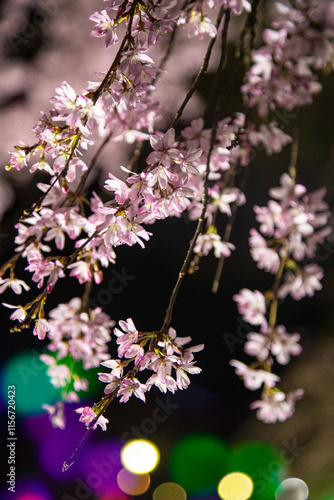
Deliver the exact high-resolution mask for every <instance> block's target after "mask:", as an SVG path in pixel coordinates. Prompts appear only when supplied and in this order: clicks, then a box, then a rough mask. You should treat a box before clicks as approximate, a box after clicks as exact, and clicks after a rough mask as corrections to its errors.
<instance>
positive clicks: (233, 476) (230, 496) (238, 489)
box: [218, 472, 253, 500]
mask: <svg viewBox="0 0 334 500" xmlns="http://www.w3.org/2000/svg"><path fill="white" fill-rule="evenodd" d="M252 493H253V481H252V479H251V478H250V477H249V476H248V475H247V474H244V473H243V472H231V473H230V474H227V475H226V476H224V477H223V479H222V480H221V481H220V483H219V485H218V495H219V496H220V498H222V500H247V499H248V498H249V497H250V496H251V494H252Z"/></svg>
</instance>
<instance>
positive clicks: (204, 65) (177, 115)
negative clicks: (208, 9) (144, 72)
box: [169, 6, 226, 128]
mask: <svg viewBox="0 0 334 500" xmlns="http://www.w3.org/2000/svg"><path fill="white" fill-rule="evenodd" d="M225 12H226V11H225V8H224V7H223V6H221V8H220V10H219V12H218V16H217V19H216V24H215V27H216V29H217V30H218V28H219V26H220V23H221V21H222V18H223V15H224V13H225ZM215 42H216V37H215V38H211V40H210V43H209V45H208V48H207V51H206V54H205V56H204V59H203V63H202V66H201V68H200V70H199V72H198V73H197V76H196V78H195V80H194V82H193V84H192V86H191V87H190V89H189V90H188V92H187V95H186V97H185V98H184V100H183V102H182V104H181V106H180V107H179V109H178V110H177V112H176V113H175V116H174V119H173V121H172V123H171V124H170V127H169V128H174V127H175V126H176V125H177V123H178V122H179V120H180V118H181V115H182V113H183V110H184V108H185V107H186V105H187V104H188V102H189V101H190V99H191V97H192V95H193V93H194V92H195V90H196V89H197V88H198V86H199V84H200V82H201V80H202V77H203V75H204V73H205V72H206V70H207V69H208V66H209V62H210V59H211V54H212V49H213V46H214V44H215Z"/></svg>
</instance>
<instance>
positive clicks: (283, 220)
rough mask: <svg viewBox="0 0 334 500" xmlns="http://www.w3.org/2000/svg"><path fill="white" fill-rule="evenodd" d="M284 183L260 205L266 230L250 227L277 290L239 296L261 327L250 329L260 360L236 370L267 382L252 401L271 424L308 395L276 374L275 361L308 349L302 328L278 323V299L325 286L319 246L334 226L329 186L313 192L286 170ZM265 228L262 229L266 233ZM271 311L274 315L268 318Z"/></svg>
mask: <svg viewBox="0 0 334 500" xmlns="http://www.w3.org/2000/svg"><path fill="white" fill-rule="evenodd" d="M280 183H281V185H280V187H277V188H273V189H270V190H269V194H270V195H271V197H272V199H271V200H270V201H269V202H268V204H267V206H266V207H258V206H255V207H254V211H255V214H256V219H257V221H258V222H259V223H260V232H258V231H257V230H256V229H254V228H253V229H251V230H250V238H249V244H250V253H251V255H252V257H253V259H254V261H255V262H256V263H257V266H258V267H259V268H260V269H264V270H265V271H267V272H269V273H272V274H275V275H276V280H275V283H274V286H273V288H272V289H270V290H268V291H267V292H265V293H264V294H263V293H261V292H260V291H259V290H254V291H252V290H249V289H246V288H244V289H242V290H241V291H240V292H239V294H236V295H235V296H234V300H235V301H236V303H237V305H238V311H239V314H240V315H241V316H242V319H243V320H244V321H245V322H247V323H249V324H250V325H252V326H257V327H258V329H259V332H255V331H254V332H250V333H248V334H247V341H246V342H245V345H244V351H245V352H246V354H248V355H250V356H253V357H255V358H256V362H255V363H253V364H251V365H250V366H247V365H246V364H244V363H242V362H240V361H237V360H232V361H231V365H232V366H234V367H235V369H236V374H237V375H239V376H240V377H242V379H243V382H244V384H245V387H247V388H248V389H250V390H256V389H259V388H260V387H261V386H262V385H263V386H264V389H263V392H262V397H261V400H258V401H255V402H253V403H252V404H251V408H254V409H255V408H257V409H258V412H257V416H258V418H259V419H260V420H263V421H264V422H267V423H272V422H276V421H277V420H278V421H284V420H286V419H287V418H289V417H291V416H292V414H293V412H294V406H295V401H296V400H297V399H299V398H300V397H302V394H303V391H302V390H301V389H298V390H296V391H293V392H290V393H288V394H287V395H285V394H284V393H283V392H282V391H280V390H279V389H277V388H276V383H277V382H278V381H279V380H280V378H279V377H278V376H277V375H275V374H274V373H272V365H273V363H274V360H275V361H276V362H277V363H279V364H281V365H286V364H287V363H288V362H289V360H290V356H298V355H299V354H300V353H301V351H302V348H301V346H300V344H299V343H298V342H299V340H300V334H299V333H288V332H287V331H286V328H285V327H284V326H283V325H280V324H277V323H276V316H277V305H278V302H277V301H278V299H282V298H285V297H286V296H287V295H288V294H289V295H290V296H291V297H292V298H293V299H295V300H300V299H302V298H303V297H305V296H313V295H314V292H315V291H316V290H320V289H321V283H320V280H321V278H322V277H323V270H322V268H321V267H320V266H318V264H316V263H315V262H314V261H315V258H316V250H317V246H318V245H320V244H321V243H323V242H324V239H325V237H326V236H327V235H328V234H329V233H330V231H331V229H330V227H329V226H326V224H327V222H328V218H329V216H330V212H329V211H328V206H327V204H326V202H325V201H324V200H323V197H324V195H325V189H321V190H318V191H315V192H313V193H307V191H306V187H305V186H303V185H301V184H296V183H295V182H294V179H293V178H292V177H291V176H290V175H289V174H287V173H286V174H283V175H282V177H281V180H280ZM260 233H261V234H260ZM268 316H269V318H268Z"/></svg>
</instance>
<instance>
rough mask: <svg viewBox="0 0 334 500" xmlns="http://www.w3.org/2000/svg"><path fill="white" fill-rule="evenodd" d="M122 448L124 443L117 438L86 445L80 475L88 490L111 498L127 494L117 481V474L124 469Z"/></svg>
mask: <svg viewBox="0 0 334 500" xmlns="http://www.w3.org/2000/svg"><path fill="white" fill-rule="evenodd" d="M121 449H122V443H121V442H120V441H118V440H116V439H115V440H112V439H107V438H104V439H103V442H101V443H98V444H96V443H95V444H91V445H88V446H87V445H85V447H84V448H83V450H82V452H81V453H82V467H81V471H80V477H81V479H82V481H83V483H84V484H85V485H86V487H87V491H89V490H90V491H91V492H92V491H93V492H94V493H95V494H97V495H101V496H103V497H106V498H108V497H109V498H110V499H111V500H113V499H114V498H118V496H120V497H121V498H122V495H123V496H124V495H125V494H124V492H122V490H121V489H120V488H119V486H118V483H117V475H118V473H119V471H120V470H121V469H122V463H121V456H120V455H121ZM70 469H71V468H70ZM70 469H69V470H70Z"/></svg>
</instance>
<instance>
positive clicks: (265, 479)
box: [232, 441, 286, 500]
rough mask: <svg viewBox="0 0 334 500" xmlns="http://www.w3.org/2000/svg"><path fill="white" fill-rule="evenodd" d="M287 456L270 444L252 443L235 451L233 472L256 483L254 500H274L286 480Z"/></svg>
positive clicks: (239, 446)
mask: <svg viewBox="0 0 334 500" xmlns="http://www.w3.org/2000/svg"><path fill="white" fill-rule="evenodd" d="M285 462H286V460H285V455H282V452H281V451H280V450H278V449H277V448H275V447H274V446H272V445H271V444H269V443H263V442H257V441H250V442H246V443H241V444H240V445H238V446H236V447H235V448H234V450H233V459H232V465H233V470H235V471H240V472H244V473H245V474H248V475H249V476H250V477H251V478H252V480H253V483H254V491H253V494H252V496H251V499H252V500H273V498H275V491H276V489H277V487H278V486H279V484H280V483H281V482H282V480H283V479H284V474H283V473H284V470H285V467H284V463H285Z"/></svg>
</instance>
